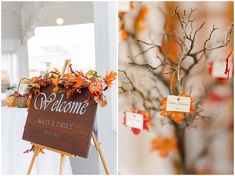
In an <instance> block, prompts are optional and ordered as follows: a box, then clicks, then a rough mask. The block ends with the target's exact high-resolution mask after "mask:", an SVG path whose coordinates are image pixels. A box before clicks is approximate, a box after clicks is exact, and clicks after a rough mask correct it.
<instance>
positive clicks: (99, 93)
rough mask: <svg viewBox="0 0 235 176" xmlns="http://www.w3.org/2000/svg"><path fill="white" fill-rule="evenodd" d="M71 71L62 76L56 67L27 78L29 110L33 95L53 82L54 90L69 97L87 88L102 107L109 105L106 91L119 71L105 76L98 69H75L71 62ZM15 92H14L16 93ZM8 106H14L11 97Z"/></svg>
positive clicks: (26, 95) (25, 95)
mask: <svg viewBox="0 0 235 176" xmlns="http://www.w3.org/2000/svg"><path fill="white" fill-rule="evenodd" d="M69 68H70V72H69V73H66V74H64V75H63V77H62V76H61V73H60V71H59V70H58V69H57V68H55V69H54V70H52V71H50V72H47V73H46V74H45V75H44V76H39V77H33V78H31V79H27V84H28V87H27V90H26V93H25V94H24V95H20V96H24V97H27V103H26V104H27V107H28V110H29V106H30V101H31V97H32V96H33V95H37V94H39V93H40V92H41V88H43V87H45V86H48V85H50V84H52V85H53V86H54V88H53V89H52V92H55V93H57V92H64V93H65V94H66V97H67V98H69V97H70V96H72V95H75V94H79V93H80V89H82V88H87V89H88V90H89V91H90V93H91V94H92V95H93V98H94V100H95V102H96V103H98V104H99V105H100V106H101V107H104V106H106V105H107V100H106V97H105V95H104V94H103V92H104V91H106V90H108V89H109V88H110V87H111V86H112V83H113V81H114V80H115V79H116V76H117V73H116V72H114V71H111V72H110V73H107V75H105V76H104V77H102V76H101V75H99V74H98V73H97V71H96V70H89V71H88V72H87V73H85V74H84V73H83V72H82V71H74V70H73V69H72V65H71V64H70V67H69ZM16 93H17V92H15V93H14V94H16ZM8 106H14V103H12V102H11V101H10V99H9V101H8Z"/></svg>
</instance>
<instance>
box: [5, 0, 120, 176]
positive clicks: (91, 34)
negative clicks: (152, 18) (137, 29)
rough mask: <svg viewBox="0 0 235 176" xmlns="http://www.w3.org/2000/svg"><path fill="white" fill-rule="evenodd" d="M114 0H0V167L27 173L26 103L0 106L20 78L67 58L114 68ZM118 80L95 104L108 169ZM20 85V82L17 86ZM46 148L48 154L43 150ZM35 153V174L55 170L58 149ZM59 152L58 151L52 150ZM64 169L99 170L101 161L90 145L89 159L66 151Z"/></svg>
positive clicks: (81, 65) (82, 66) (83, 66)
mask: <svg viewBox="0 0 235 176" xmlns="http://www.w3.org/2000/svg"><path fill="white" fill-rule="evenodd" d="M116 14H117V4H116V3H115V2H63V1H61V2H50V1H43V2H42V1H34V2H24V1H16V2H14V1H12V2H7V1H2V2H1V19H2V35H1V36H2V38H1V42H2V45H1V46H2V55H1V75H2V76H1V100H2V108H1V109H2V112H1V113H2V118H1V121H2V128H1V130H2V138H1V139H2V154H3V155H2V162H1V163H2V173H3V174H26V171H27V167H28V166H29V162H30V159H31V157H32V155H31V154H24V153H23V152H24V151H25V150H26V149H28V148H30V146H31V145H30V143H29V142H27V141H23V140H22V139H21V138H22V134H23V128H24V123H25V120H26V117H27V112H26V109H21V108H8V107H6V106H4V104H5V100H6V97H7V95H9V94H11V93H13V91H14V90H15V89H16V86H17V85H18V83H19V80H20V79H21V78H29V77H33V76H39V75H42V74H43V73H44V72H45V71H47V70H52V69H53V68H55V67H56V68H58V69H59V70H62V67H63V64H64V60H65V59H71V62H72V65H73V68H74V69H76V70H83V71H84V72H86V71H88V70H89V69H96V70H97V71H98V73H99V74H101V75H105V74H106V71H110V70H116V69H117V68H116V67H117V66H116V60H117V58H116V56H117V51H116V50H117V38H116V34H117V31H118V27H117V19H118V18H117V15H116ZM115 87H117V83H114V87H113V88H112V91H110V92H108V93H107V94H106V97H107V99H108V102H109V106H108V107H107V108H103V109H99V110H98V112H97V118H96V119H97V120H96V124H95V129H94V130H95V132H96V134H97V135H98V139H99V141H100V142H101V143H102V146H101V148H102V151H103V153H104V157H105V159H106V161H107V165H108V168H109V170H110V173H116V144H117V142H116V130H117V129H116V117H117V106H116V104H117V101H116V99H117V93H116V89H115ZM24 88H25V87H24V86H23V85H22V89H24ZM48 153H49V154H48ZM48 153H47V154H46V155H44V156H39V159H38V161H37V165H36V167H35V168H34V170H33V173H34V174H56V173H58V172H59V170H58V169H59V168H58V167H59V154H53V153H52V152H49V151H48ZM57 155H58V156H57ZM67 163H68V164H67V166H66V173H67V174H103V173H104V170H103V166H102V163H101V160H100V159H99V156H98V153H97V152H96V150H95V147H94V146H93V145H91V148H90V152H89V157H88V159H83V158H79V157H78V158H75V157H71V158H70V160H69V161H68V162H67Z"/></svg>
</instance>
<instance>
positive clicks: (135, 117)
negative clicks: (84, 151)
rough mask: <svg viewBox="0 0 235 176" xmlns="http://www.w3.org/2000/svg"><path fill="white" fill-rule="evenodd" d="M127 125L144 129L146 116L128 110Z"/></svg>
mask: <svg viewBox="0 0 235 176" xmlns="http://www.w3.org/2000/svg"><path fill="white" fill-rule="evenodd" d="M126 125H127V126H129V127H133V128H138V129H143V126H144V116H143V115H142V114H138V113H134V112H126Z"/></svg>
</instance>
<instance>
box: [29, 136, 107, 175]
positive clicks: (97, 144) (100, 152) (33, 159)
mask: <svg viewBox="0 0 235 176" xmlns="http://www.w3.org/2000/svg"><path fill="white" fill-rule="evenodd" d="M92 140H93V142H94V144H95V148H96V150H97V151H98V153H99V155H100V159H101V161H102V164H103V167H104V170H105V173H106V175H109V170H108V167H107V165H106V162H105V159H104V155H103V153H102V150H101V148H100V143H99V142H98V140H97V138H96V136H95V134H94V132H92ZM32 144H33V145H34V146H35V150H34V154H33V157H32V159H31V162H30V165H29V168H28V171H27V175H30V173H31V171H32V168H33V164H34V162H35V160H36V157H37V156H38V154H39V153H40V150H41V149H48V150H51V151H54V152H57V153H60V155H61V156H60V171H59V174H60V175H62V174H63V168H64V161H65V157H66V156H71V154H70V153H66V152H63V151H59V150H56V149H53V148H50V147H46V146H43V145H40V144H36V143H32Z"/></svg>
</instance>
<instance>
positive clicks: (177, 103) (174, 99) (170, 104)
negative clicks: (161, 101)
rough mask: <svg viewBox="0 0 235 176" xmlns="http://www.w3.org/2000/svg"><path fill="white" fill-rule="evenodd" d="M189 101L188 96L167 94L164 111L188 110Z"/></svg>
mask: <svg viewBox="0 0 235 176" xmlns="http://www.w3.org/2000/svg"><path fill="white" fill-rule="evenodd" d="M190 102H191V98H190V97H182V96H174V95H168V96H167V104H166V111H177V112H189V111H190Z"/></svg>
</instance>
